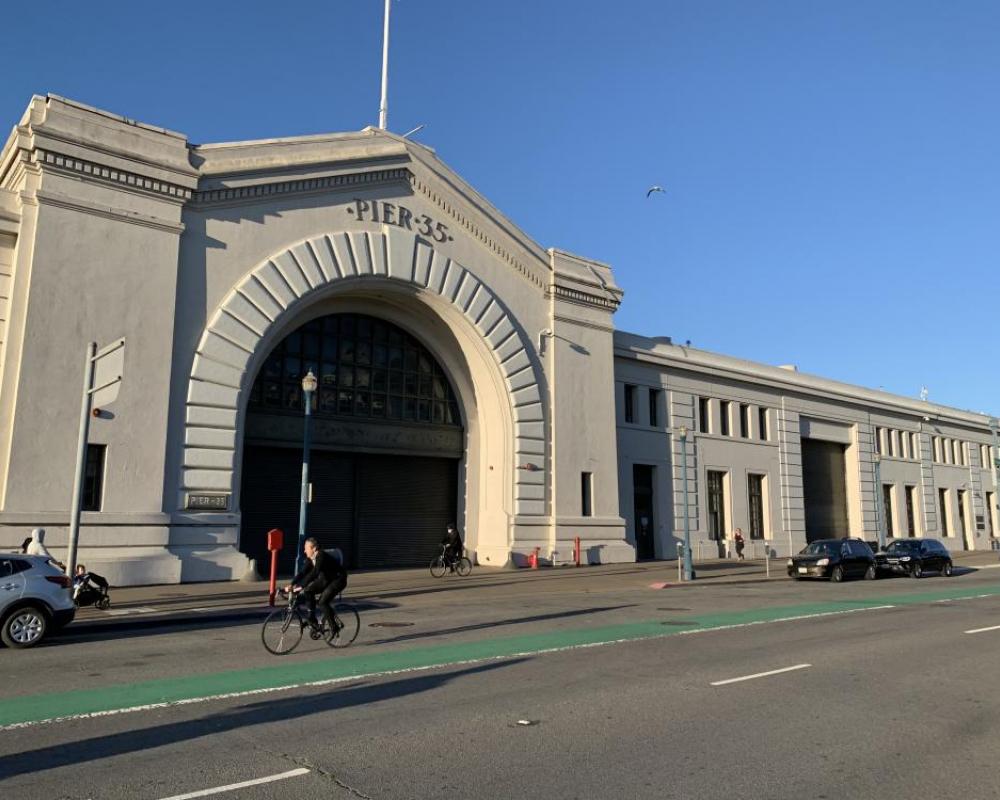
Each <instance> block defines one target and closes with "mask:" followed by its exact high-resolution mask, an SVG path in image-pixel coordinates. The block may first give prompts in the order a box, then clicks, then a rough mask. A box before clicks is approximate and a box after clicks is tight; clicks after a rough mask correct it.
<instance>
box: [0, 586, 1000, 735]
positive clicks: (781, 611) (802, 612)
mask: <svg viewBox="0 0 1000 800" xmlns="http://www.w3.org/2000/svg"><path fill="white" fill-rule="evenodd" d="M996 596H1000V584H998V583H996V582H995V581H991V582H989V583H981V584H977V585H973V586H963V587H952V588H949V589H942V590H937V591H931V592H900V593H894V594H891V595H881V596H878V597H868V598H863V599H842V600H830V601H826V602H813V603H805V604H796V605H777V606H770V607H760V608H748V609H743V610H737V611H722V612H715V613H696V614H691V615H683V614H680V615H678V614H671V615H670V618H669V619H662V618H661V619H647V620H644V621H637V622H621V623H617V624H605V625H597V626H590V627H580V628H571V629H560V630H550V631H545V632H535V633H530V634H523V635H520V636H507V637H497V638H485V639H479V640H475V641H463V642H448V643H442V644H438V645H433V646H426V645H425V646H398V647H396V648H391V649H386V650H382V651H379V652H374V653H352V652H351V651H349V650H348V651H342V652H340V653H331V654H330V657H329V658H322V659H318V660H312V661H307V662H290V661H288V660H283V659H279V660H277V661H276V663H275V665H274V666H267V667H255V668H252V669H237V670H225V671H219V672H214V673H208V674H198V675H186V676H180V677H171V678H165V679H159V680H150V681H140V682H134V683H119V684H115V685H111V686H104V687H100V688H92V689H79V690H74V691H67V692H55V693H45V694H33V695H22V696H18V697H13V698H9V699H6V700H0V731H3V730H11V729H15V728H20V727H24V726H28V725H36V724H41V723H45V722H50V721H55V720H60V719H67V718H82V717H91V716H104V715H111V714H119V713H126V712H133V711H141V710H146V709H152V708H160V707H164V706H170V705H181V704H189V703H198V702H205V701H209V700H214V699H224V698H238V697H241V696H252V695H259V694H264V693H271V692H278V691H287V690H292V689H297V688H302V687H306V686H319V685H324V684H327V685H333V684H336V683H339V682H346V681H352V680H356V679H360V678H371V677H378V676H385V675H392V674H398V673H402V672H411V671H417V670H427V669H433V668H444V667H451V666H457V665H463V664H470V663H477V662H484V661H493V660H502V659H508V658H515V657H524V656H532V655H541V654H544V653H546V652H557V651H563V650H572V649H576V648H587V647H597V646H602V645H611V644H616V643H623V642H629V641H636V640H645V639H658V638H665V637H672V636H685V635H690V634H697V633H703V632H709V631H717V630H725V629H727V628H739V627H744V626H749V625H759V624H767V623H778V622H792V621H795V620H801V619H812V618H816V617H822V616H830V617H833V616H836V615H840V614H849V613H855V612H860V611H873V610H878V609H886V608H891V607H901V606H912V605H918V604H925V603H934V602H941V601H953V600H966V599H978V598H987V597H996Z"/></svg>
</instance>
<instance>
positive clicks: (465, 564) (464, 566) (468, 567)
mask: <svg viewBox="0 0 1000 800" xmlns="http://www.w3.org/2000/svg"><path fill="white" fill-rule="evenodd" d="M455 572H457V573H458V574H459V575H461V576H462V577H463V578H464V577H465V576H466V575H468V574H469V573H471V572H472V562H471V561H469V559H468V558H466V557H465V556H462V557H461V558H460V559H458V562H457V563H456V564H455Z"/></svg>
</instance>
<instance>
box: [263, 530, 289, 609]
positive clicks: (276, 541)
mask: <svg viewBox="0 0 1000 800" xmlns="http://www.w3.org/2000/svg"><path fill="white" fill-rule="evenodd" d="M284 543H285V532H284V531H283V530H281V528H271V530H269V531H268V532H267V549H268V550H270V551H271V587H270V589H269V590H268V598H269V604H270V605H272V606H273V605H274V598H275V595H277V594H278V551H279V550H281V548H282V546H283V545H284Z"/></svg>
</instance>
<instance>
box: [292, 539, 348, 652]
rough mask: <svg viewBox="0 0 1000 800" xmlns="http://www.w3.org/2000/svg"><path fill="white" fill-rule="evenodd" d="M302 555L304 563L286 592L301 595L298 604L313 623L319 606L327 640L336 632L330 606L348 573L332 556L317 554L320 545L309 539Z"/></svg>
mask: <svg viewBox="0 0 1000 800" xmlns="http://www.w3.org/2000/svg"><path fill="white" fill-rule="evenodd" d="M302 552H303V553H304V554H305V557H306V563H305V564H304V565H303V567H302V571H301V572H300V573H299V574H298V575H296V576H295V577H294V578H292V582H291V583H290V584H289V585H288V587H287V589H288V591H291V592H298V593H299V594H300V597H301V599H300V602H303V603H306V604H307V605H308V606H309V616H310V617H311V618H312V620H313V621H314V622H315V621H316V606H317V605H319V608H320V611H321V612H322V614H323V622H325V623H326V635H327V638H330V637H332V636H333V634H334V633H335V632H336V627H335V623H334V620H333V607H332V603H333V601H334V599H335V598H336V597H337V595H338V594H340V593H341V592H342V591H344V587H345V586H347V570H346V569H344V565H343V564H341V563H340V562H339V561H338V560H337V559H336V558H334V557H333V556H332V555H330V554H329V553H325V552H323V551H322V550H320V548H319V543H318V542H317V541H316V540H315V539H314V538H312V537H309V538H308V539H306V541H305V545H304V546H303V548H302Z"/></svg>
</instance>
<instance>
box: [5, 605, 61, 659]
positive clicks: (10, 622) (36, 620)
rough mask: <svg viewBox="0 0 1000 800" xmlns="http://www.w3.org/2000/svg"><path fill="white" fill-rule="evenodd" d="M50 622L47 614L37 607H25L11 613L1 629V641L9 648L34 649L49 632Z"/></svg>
mask: <svg viewBox="0 0 1000 800" xmlns="http://www.w3.org/2000/svg"><path fill="white" fill-rule="evenodd" d="M48 627H49V620H48V617H46V616H45V612H44V611H42V610H41V609H40V608H37V607H35V606H25V607H23V608H19V609H17V610H16V611H13V612H11V613H10V614H8V615H7V617H6V618H4V621H3V626H2V627H0V639H3V643H4V644H5V645H7V646H8V647H13V648H17V649H23V648H25V647H34V646H35V645H36V644H38V643H39V642H40V641H42V639H43V638H45V632H46V630H48Z"/></svg>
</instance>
